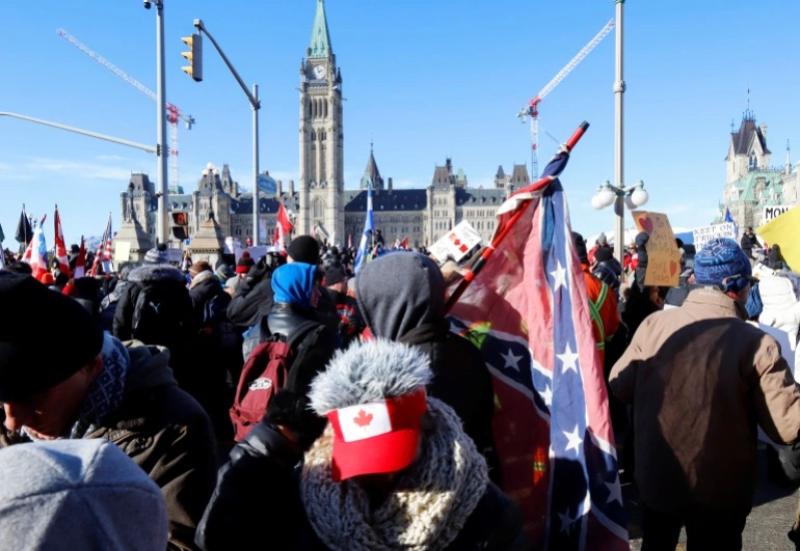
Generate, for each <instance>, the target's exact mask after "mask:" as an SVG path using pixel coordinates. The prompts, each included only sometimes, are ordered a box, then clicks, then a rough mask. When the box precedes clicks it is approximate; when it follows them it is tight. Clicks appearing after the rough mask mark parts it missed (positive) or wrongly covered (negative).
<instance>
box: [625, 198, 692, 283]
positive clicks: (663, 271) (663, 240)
mask: <svg viewBox="0 0 800 551" xmlns="http://www.w3.org/2000/svg"><path fill="white" fill-rule="evenodd" d="M631 214H632V215H633V220H634V222H636V227H637V228H638V229H639V231H643V232H646V233H647V234H648V235H649V236H650V239H648V241H647V271H646V272H645V276H644V284H645V285H654V286H658V287H677V286H678V282H679V279H680V275H681V254H680V252H678V247H677V245H676V244H675V235H674V234H673V233H672V226H670V225H669V219H668V218H667V215H666V214H663V213H660V212H648V211H644V210H636V211H633V212H631ZM696 246H697V244H695V247H696Z"/></svg>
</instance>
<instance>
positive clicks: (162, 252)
mask: <svg viewBox="0 0 800 551" xmlns="http://www.w3.org/2000/svg"><path fill="white" fill-rule="evenodd" d="M167 262H169V256H168V255H167V248H166V247H165V246H164V245H159V246H158V247H153V248H152V249H150V250H149V251H147V252H146V253H145V255H144V263H145V264H166V263H167Z"/></svg>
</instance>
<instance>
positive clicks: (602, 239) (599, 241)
mask: <svg viewBox="0 0 800 551" xmlns="http://www.w3.org/2000/svg"><path fill="white" fill-rule="evenodd" d="M596 242H597V244H598V245H608V238H607V237H606V234H604V233H600V235H598V236H597V240H596Z"/></svg>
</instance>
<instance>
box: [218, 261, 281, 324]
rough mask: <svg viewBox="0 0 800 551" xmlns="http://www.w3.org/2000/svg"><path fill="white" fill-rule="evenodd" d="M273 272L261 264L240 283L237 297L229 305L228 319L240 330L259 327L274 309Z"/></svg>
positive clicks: (254, 267)
mask: <svg viewBox="0 0 800 551" xmlns="http://www.w3.org/2000/svg"><path fill="white" fill-rule="evenodd" d="M270 275H271V271H270V269H269V268H268V267H267V266H266V264H265V263H261V262H259V263H258V264H256V265H255V266H253V268H251V269H250V273H249V274H247V277H246V278H245V279H244V281H242V282H241V283H239V286H238V287H237V289H236V295H235V296H234V297H233V299H232V300H231V302H230V304H229V305H228V319H230V320H231V321H232V322H233V323H234V324H235V325H236V326H238V327H240V328H246V327H252V326H253V325H258V323H260V322H261V319H262V318H263V317H264V316H266V315H267V314H269V311H270V309H271V308H272V284H271V281H270Z"/></svg>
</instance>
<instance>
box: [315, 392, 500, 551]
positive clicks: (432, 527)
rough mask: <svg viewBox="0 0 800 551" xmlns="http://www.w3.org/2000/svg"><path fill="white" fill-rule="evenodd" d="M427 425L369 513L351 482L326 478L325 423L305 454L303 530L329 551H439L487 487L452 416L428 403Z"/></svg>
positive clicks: (482, 465) (328, 435) (481, 465)
mask: <svg viewBox="0 0 800 551" xmlns="http://www.w3.org/2000/svg"><path fill="white" fill-rule="evenodd" d="M427 418H428V420H429V421H431V422H432V425H433V427H432V429H429V430H428V432H426V433H425V434H424V436H423V442H422V449H421V456H420V458H419V459H418V460H417V461H416V462H415V463H414V464H413V465H412V466H411V467H409V468H408V469H406V470H405V471H403V472H402V473H400V474H399V476H398V478H397V480H396V482H395V487H394V490H393V492H392V493H391V494H390V495H389V496H388V497H387V498H386V499H385V500H384V501H383V502H382V503H381V504H380V505H379V506H377V507H376V508H375V509H373V508H372V507H371V505H370V502H369V497H368V496H367V494H366V492H364V490H363V489H362V488H361V487H360V486H359V484H358V483H357V482H355V481H354V480H345V481H344V482H341V483H337V482H334V481H333V480H332V478H331V450H332V447H331V446H332V430H331V428H330V426H328V428H327V429H326V430H325V433H324V434H323V435H322V437H320V438H319V439H318V440H317V441H316V442H315V443H314V446H313V447H312V448H311V450H309V451H308V453H307V454H306V456H305V462H304V464H303V473H302V480H301V496H302V499H303V506H304V508H305V511H306V514H307V516H308V519H309V521H310V523H311V526H312V527H313V528H314V531H315V532H316V534H317V536H319V538H320V539H321V540H322V541H323V542H324V543H325V545H327V546H328V547H329V548H331V549H337V550H338V549H347V550H352V551H368V550H369V551H372V550H390V549H404V550H407V549H411V550H422V549H431V550H436V549H445V548H446V547H447V546H448V545H450V544H451V543H452V542H453V541H454V540H455V538H456V537H457V536H458V534H459V532H461V529H462V528H463V527H464V524H465V523H466V521H467V519H468V518H469V516H470V515H471V514H472V512H473V511H474V510H475V507H476V506H477V505H478V502H479V501H480V500H481V498H482V497H483V494H484V492H485V491H486V486H487V484H488V483H489V476H488V470H487V467H486V460H485V459H484V458H483V456H481V455H480V454H479V453H478V451H477V449H476V448H475V444H474V443H473V442H472V440H471V439H470V438H469V437H468V436H467V435H466V434H464V431H463V429H462V428H461V421H460V419H459V418H458V416H457V415H456V414H455V412H454V411H453V410H452V409H451V408H450V407H449V406H447V405H445V404H444V403H442V402H440V401H439V400H436V399H435V398H428V414H427Z"/></svg>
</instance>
